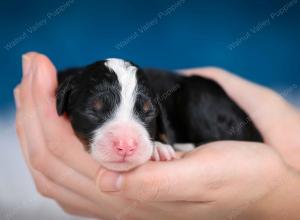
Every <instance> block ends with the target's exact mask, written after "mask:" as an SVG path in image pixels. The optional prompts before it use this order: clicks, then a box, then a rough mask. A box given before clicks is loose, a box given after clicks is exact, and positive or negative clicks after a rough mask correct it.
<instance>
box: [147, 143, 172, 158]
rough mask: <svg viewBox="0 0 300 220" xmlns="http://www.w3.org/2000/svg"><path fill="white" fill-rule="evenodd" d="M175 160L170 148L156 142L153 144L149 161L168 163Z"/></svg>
mask: <svg viewBox="0 0 300 220" xmlns="http://www.w3.org/2000/svg"><path fill="white" fill-rule="evenodd" d="M175 158H176V155H175V150H174V149H173V147H172V146H170V145H167V144H163V143H160V142H158V141H155V142H154V149H153V154H152V157H151V159H152V160H154V161H168V160H173V159H175Z"/></svg>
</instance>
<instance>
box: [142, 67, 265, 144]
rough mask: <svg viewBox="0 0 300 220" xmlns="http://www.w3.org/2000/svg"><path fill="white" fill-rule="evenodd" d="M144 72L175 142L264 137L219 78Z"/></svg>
mask: <svg viewBox="0 0 300 220" xmlns="http://www.w3.org/2000/svg"><path fill="white" fill-rule="evenodd" d="M144 72H145V75H146V76H147V78H148V80H149V82H151V86H152V88H153V89H154V91H155V93H156V94H157V95H158V97H159V98H158V101H160V102H161V104H162V106H163V109H164V110H165V113H166V114H165V116H164V117H166V118H167V120H168V121H169V127H168V131H169V133H170V138H172V140H169V141H170V142H171V143H172V144H173V143H193V144H195V145H196V146H197V145H199V144H203V143H207V142H211V141H217V140H244V141H262V137H261V135H260V134H259V132H258V131H257V129H256V128H255V126H254V125H253V123H252V122H251V121H250V119H249V117H248V116H247V114H246V113H245V112H244V111H242V110H241V109H240V108H239V107H238V105H237V104H236V103H234V102H233V101H232V100H231V99H230V98H229V97H228V95H227V94H226V93H225V92H224V90H223V89H222V88H221V87H220V86H219V85H218V84H217V83H216V82H214V81H212V80H209V79H206V78H203V77H200V76H190V77H185V76H182V75H177V74H175V73H172V72H168V71H161V70H155V69H145V70H144Z"/></svg>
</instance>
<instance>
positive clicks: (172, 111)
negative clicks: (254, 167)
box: [57, 58, 262, 171]
mask: <svg viewBox="0 0 300 220" xmlns="http://www.w3.org/2000/svg"><path fill="white" fill-rule="evenodd" d="M58 82H59V87H58V89H57V112H58V114H59V115H63V114H64V113H66V115H67V116H68V117H69V119H70V121H71V124H72V127H73V129H74V131H75V133H76V135H77V136H78V137H79V138H80V139H81V140H82V142H83V143H84V145H85V146H86V149H87V150H88V151H89V152H90V153H91V155H92V156H93V157H94V158H95V159H96V160H98V161H99V162H100V163H101V165H103V166H104V167H106V168H107V169H110V170H116V171H126V170H130V169H132V168H134V167H136V166H139V165H141V164H143V163H145V162H146V161H148V160H149V159H150V158H152V159H153V160H171V159H173V158H175V151H174V149H177V150H191V149H193V148H194V147H195V146H197V145H199V144H203V143H207V142H210V141H215V140H248V141H262V138H261V136H260V134H259V132H258V131H257V129H256V128H255V127H254V125H253V124H252V122H251V121H249V117H248V116H247V115H246V114H245V113H244V112H243V111H242V110H241V109H240V108H239V107H238V106H237V105H236V104H235V103H234V102H233V101H232V100H231V99H230V98H229V97H228V96H227V95H226V93H225V92H224V91H223V90H222V88H221V87H220V86H219V85H217V84H216V83H215V82H213V81H211V80H208V79H204V78H202V77H197V76H193V77H183V76H179V75H176V74H173V73H167V72H164V71H158V70H146V69H145V70H142V69H141V68H139V67H137V66H136V65H134V64H133V63H131V62H127V61H124V60H121V59H115V58H113V59H107V60H105V61H99V62H96V63H94V64H91V65H89V66H87V67H84V68H74V69H69V70H66V71H62V72H60V73H59V74H58ZM243 122H244V123H246V125H245V126H240V125H241V123H243Z"/></svg>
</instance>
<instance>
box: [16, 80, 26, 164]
mask: <svg viewBox="0 0 300 220" xmlns="http://www.w3.org/2000/svg"><path fill="white" fill-rule="evenodd" d="M14 98H15V103H16V122H15V127H16V132H17V136H18V140H19V142H20V146H21V151H22V154H23V156H24V159H25V162H26V165H27V167H28V168H30V164H29V159H28V152H27V140H26V136H25V131H24V127H23V126H22V123H21V118H22V117H21V111H22V110H21V104H20V85H18V86H17V87H16V88H15V89H14Z"/></svg>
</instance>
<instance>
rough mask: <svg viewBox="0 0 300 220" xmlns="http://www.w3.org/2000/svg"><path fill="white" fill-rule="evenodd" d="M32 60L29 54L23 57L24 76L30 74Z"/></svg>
mask: <svg viewBox="0 0 300 220" xmlns="http://www.w3.org/2000/svg"><path fill="white" fill-rule="evenodd" d="M30 66H31V59H30V58H29V56H28V55H27V54H23V55H22V70H23V76H27V75H28V74H29V73H30Z"/></svg>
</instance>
